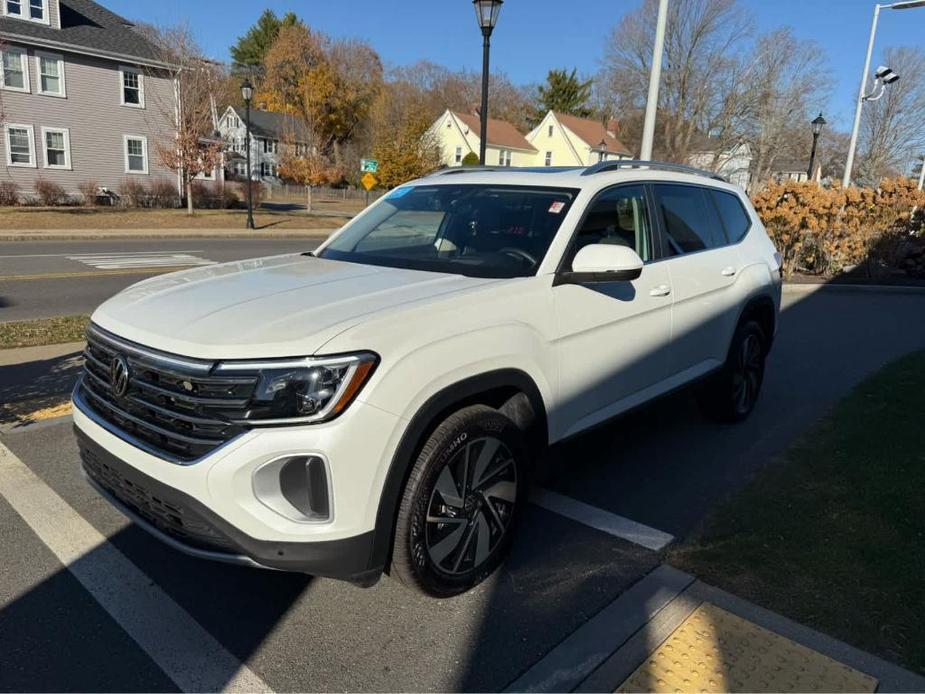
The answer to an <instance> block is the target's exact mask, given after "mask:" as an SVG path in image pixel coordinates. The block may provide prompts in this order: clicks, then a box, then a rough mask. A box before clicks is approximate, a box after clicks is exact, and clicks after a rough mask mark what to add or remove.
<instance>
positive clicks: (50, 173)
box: [0, 0, 177, 195]
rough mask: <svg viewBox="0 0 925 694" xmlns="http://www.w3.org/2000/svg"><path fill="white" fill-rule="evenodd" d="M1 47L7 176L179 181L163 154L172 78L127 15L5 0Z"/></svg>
mask: <svg viewBox="0 0 925 694" xmlns="http://www.w3.org/2000/svg"><path fill="white" fill-rule="evenodd" d="M0 54H2V60H0V128H2V136H0V181H4V180H6V181H14V182H15V183H17V184H18V185H19V186H20V189H21V192H22V193H23V194H25V195H29V194H30V193H31V192H32V191H33V190H34V186H35V181H36V180H37V179H38V178H40V177H41V178H44V179H47V180H50V181H54V182H55V183H58V184H60V185H61V186H63V187H64V188H65V190H67V191H68V192H70V193H73V192H76V191H77V190H78V186H79V185H80V184H82V183H85V182H89V181H95V182H96V183H97V184H98V186H100V187H104V188H108V189H110V190H113V191H118V189H119V187H120V185H121V184H122V183H123V181H125V180H126V179H130V178H135V179H138V180H140V181H142V182H144V183H151V182H152V181H154V180H156V179H158V178H162V179H167V180H169V181H171V183H173V184H174V185H176V184H177V176H176V174H174V173H172V172H171V171H170V170H169V169H167V168H166V167H164V166H163V165H161V164H160V162H159V161H158V157H157V147H158V145H159V144H161V143H164V142H169V140H170V139H171V138H172V137H173V135H172V132H173V131H172V127H173V126H172V124H171V122H170V120H169V119H165V117H164V113H165V111H168V110H169V109H172V108H173V106H172V105H173V104H175V89H174V80H173V77H172V75H171V72H170V69H169V66H168V65H166V64H165V63H163V62H162V61H161V60H160V59H159V57H158V51H157V49H156V48H155V47H154V46H153V45H152V44H151V43H150V42H149V41H147V40H146V39H145V38H144V37H143V36H142V35H141V34H140V33H138V32H137V31H136V30H135V29H134V27H133V26H132V24H131V23H130V22H129V21H127V20H126V19H124V18H122V17H120V16H119V15H117V14H114V13H113V12H110V11H109V10H107V9H106V8H104V7H102V6H101V5H99V4H97V3H96V2H93V1H92V0H0Z"/></svg>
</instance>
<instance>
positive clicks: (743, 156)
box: [687, 135, 752, 188]
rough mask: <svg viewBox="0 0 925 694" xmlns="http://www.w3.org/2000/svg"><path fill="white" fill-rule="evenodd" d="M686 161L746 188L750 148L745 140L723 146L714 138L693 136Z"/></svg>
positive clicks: (749, 171) (749, 167)
mask: <svg viewBox="0 0 925 694" xmlns="http://www.w3.org/2000/svg"><path fill="white" fill-rule="evenodd" d="M687 163H688V164H690V165H691V166H696V167H697V168H698V169H706V170H708V171H713V172H715V173H718V174H719V175H720V176H723V177H724V178H725V179H726V180H728V181H729V182H730V183H734V184H735V185H737V186H741V187H742V188H748V185H749V182H750V181H751V167H752V150H751V147H749V146H748V143H746V142H742V143H739V144H736V145H732V146H725V147H724V146H722V145H721V144H720V142H719V141H718V140H717V139H716V138H713V137H706V136H703V135H701V136H699V137H695V139H694V141H693V143H692V146H691V153H690V155H689V156H688V159H687Z"/></svg>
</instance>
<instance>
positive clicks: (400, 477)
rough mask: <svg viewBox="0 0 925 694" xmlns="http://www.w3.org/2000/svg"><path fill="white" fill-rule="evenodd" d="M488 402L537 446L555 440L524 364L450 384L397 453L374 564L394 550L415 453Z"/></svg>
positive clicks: (427, 405) (379, 518)
mask: <svg viewBox="0 0 925 694" xmlns="http://www.w3.org/2000/svg"><path fill="white" fill-rule="evenodd" d="M475 404H482V405H488V406H490V407H493V408H495V409H498V410H500V411H502V412H504V413H505V414H506V415H507V416H508V417H510V418H511V419H512V420H513V421H514V422H515V424H517V425H518V426H519V427H520V428H521V429H523V430H525V432H526V433H527V436H528V441H529V443H531V444H532V445H534V446H545V445H546V444H547V443H548V441H549V434H548V424H547V419H546V406H545V403H544V401H543V397H542V395H541V393H540V389H539V388H538V387H537V385H536V383H535V382H534V380H533V379H532V378H531V377H530V376H529V375H528V374H527V373H525V372H524V371H521V370H520V369H513V368H511V369H497V370H494V371H488V372H486V373H483V374H478V375H476V376H470V377H468V378H465V379H463V380H461V381H458V382H456V383H453V384H451V385H449V386H446V387H445V388H443V389H442V390H440V391H438V392H437V393H435V394H434V395H432V396H431V397H430V398H428V399H427V400H426V401H425V402H424V404H423V405H422V406H421V407H420V408H419V409H418V411H417V412H416V413H415V414H414V416H413V417H412V418H411V420H410V422H409V423H408V426H407V427H405V431H404V433H403V434H402V437H401V439H400V441H399V443H398V447H397V448H396V450H395V453H394V455H393V456H392V461H391V463H390V465H389V470H388V472H387V473H386V478H385V483H384V484H383V487H382V493H381V494H380V497H379V507H378V510H377V512H376V529H375V539H374V541H373V548H372V556H371V557H370V567H372V568H376V567H382V568H385V567H386V566H387V565H388V561H389V556H390V554H391V551H392V542H393V539H394V533H395V522H396V517H397V513H398V508H399V505H400V501H401V495H402V493H403V491H404V488H405V483H406V482H407V480H408V476H409V475H410V473H411V468H412V466H413V465H414V462H415V453H416V452H417V451H418V450H419V449H420V447H421V446H422V445H423V444H424V442H425V441H426V440H427V437H428V436H430V434H431V433H432V432H433V430H434V429H435V428H436V427H437V426H438V425H439V424H440V422H441V421H443V419H445V418H446V417H447V416H448V415H449V414H451V413H452V412H455V411H456V410H458V409H460V408H462V407H466V406H468V405H475Z"/></svg>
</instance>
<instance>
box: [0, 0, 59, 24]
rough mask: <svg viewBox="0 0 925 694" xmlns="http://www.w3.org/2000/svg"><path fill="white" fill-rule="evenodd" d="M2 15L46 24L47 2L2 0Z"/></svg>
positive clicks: (42, 0)
mask: <svg viewBox="0 0 925 694" xmlns="http://www.w3.org/2000/svg"><path fill="white" fill-rule="evenodd" d="M3 14H5V15H6V16H7V17H18V18H19V19H28V20H29V21H32V22H40V23H42V24H48V23H49V21H48V0H3Z"/></svg>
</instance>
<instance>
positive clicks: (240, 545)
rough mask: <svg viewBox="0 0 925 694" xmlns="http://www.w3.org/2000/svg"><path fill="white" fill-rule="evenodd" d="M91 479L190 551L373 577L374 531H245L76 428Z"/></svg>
mask: <svg viewBox="0 0 925 694" xmlns="http://www.w3.org/2000/svg"><path fill="white" fill-rule="evenodd" d="M75 433H76V436H77V443H78V446H79V448H80V457H81V463H82V464H83V469H84V472H85V473H86V475H87V478H88V480H89V481H90V483H91V484H92V485H93V486H94V487H95V488H96V489H97V490H98V491H99V492H101V493H102V494H103V496H105V497H106V498H107V499H108V500H109V501H110V502H111V503H113V505H114V506H116V507H117V508H119V509H120V510H121V511H123V512H124V513H125V514H126V515H127V516H129V517H130V518H131V519H132V520H133V521H135V522H136V523H137V524H138V525H140V526H141V527H142V528H144V529H145V530H147V531H148V532H150V533H151V534H153V535H155V536H156V537H158V538H159V539H160V540H162V541H164V542H166V543H167V544H168V545H170V546H172V547H174V548H175V549H178V550H180V551H182V552H185V553H187V554H190V555H193V556H196V557H200V558H204V559H211V560H217V561H224V562H229V563H235V564H246V565H250V566H260V567H264V568H269V569H280V570H283V571H298V572H303V573H308V574H312V575H314V576H328V577H331V578H341V579H346V580H353V581H358V582H368V581H369V579H370V578H371V577H374V576H375V575H376V574H377V573H379V572H380V571H381V567H379V568H371V567H370V566H369V564H370V559H371V556H372V547H373V540H374V535H375V533H374V532H373V531H370V532H367V533H363V534H361V535H357V536H355V537H350V538H345V539H341V540H328V541H324V542H273V541H267V540H259V539H256V538H253V537H250V536H249V535H247V534H245V533H243V532H242V531H240V530H239V529H237V528H235V527H234V526H233V525H231V524H230V523H228V522H227V521H225V520H224V519H222V518H221V517H220V516H218V515H217V514H215V513H214V512H212V511H211V510H209V509H208V508H207V507H206V506H205V505H203V504H202V503H200V502H198V501H197V500H196V499H194V498H193V497H191V496H189V495H187V494H184V493H183V492H180V491H178V490H177V489H174V488H173V487H170V486H168V485H165V484H163V483H161V482H158V481H157V480H155V479H154V478H152V477H149V476H148V475H145V474H144V473H142V472H139V471H138V470H137V469H135V468H134V467H132V466H131V465H129V464H128V463H126V462H125V461H123V460H120V459H119V458H118V457H116V456H115V455H113V454H112V453H109V452H108V451H107V450H105V449H104V448H103V447H102V446H100V445H99V444H97V443H95V442H94V441H93V440H92V439H90V437H88V436H87V435H86V434H85V433H84V432H82V431H81V430H80V429H79V428H77V427H75Z"/></svg>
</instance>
